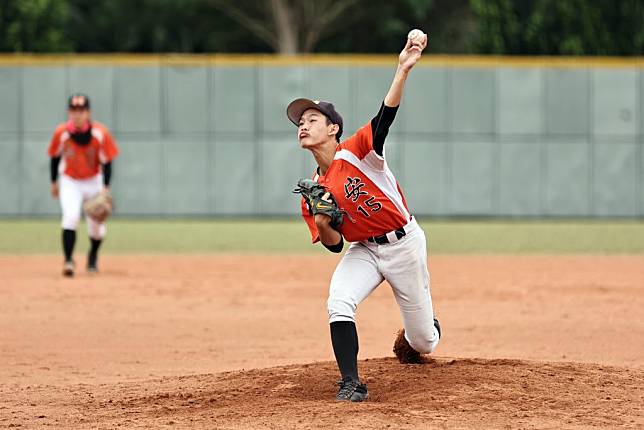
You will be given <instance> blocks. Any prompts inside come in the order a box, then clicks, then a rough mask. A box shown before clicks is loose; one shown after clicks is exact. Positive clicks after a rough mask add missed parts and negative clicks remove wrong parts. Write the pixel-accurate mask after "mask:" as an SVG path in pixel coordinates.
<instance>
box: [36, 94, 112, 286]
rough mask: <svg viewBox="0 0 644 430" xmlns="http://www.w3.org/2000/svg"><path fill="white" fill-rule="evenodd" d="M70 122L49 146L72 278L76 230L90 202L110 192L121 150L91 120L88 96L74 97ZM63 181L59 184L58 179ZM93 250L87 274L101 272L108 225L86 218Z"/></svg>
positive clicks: (53, 185)
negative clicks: (100, 252)
mask: <svg viewBox="0 0 644 430" xmlns="http://www.w3.org/2000/svg"><path fill="white" fill-rule="evenodd" d="M67 113H68V121H67V122H65V123H62V124H59V125H58V126H57V127H56V130H55V131H54V135H53V136H52V138H51V142H50V144H49V150H48V154H49V156H50V157H51V163H50V174H51V194H52V196H53V197H54V198H59V200H60V207H61V209H62V222H61V224H62V229H63V232H62V242H63V243H62V244H63V253H64V255H65V261H64V266H63V275H65V276H73V275H74V271H75V265H74V261H73V258H72V256H73V252H74V244H75V243H76V227H77V226H78V223H79V221H80V218H81V212H82V205H83V202H84V201H85V200H87V199H91V198H93V197H95V196H97V195H98V194H99V193H100V192H101V191H102V190H105V191H107V190H109V185H110V179H111V176H112V160H113V159H114V158H115V157H116V156H117V155H118V147H117V145H116V142H115V141H114V138H113V137H112V135H111V134H110V132H109V130H108V129H107V127H105V126H104V125H103V124H100V123H98V122H96V121H93V120H92V118H91V110H90V101H89V98H88V97H87V96H86V95H85V94H73V95H71V96H70V97H69V100H68V103H67ZM59 173H61V174H60V181H59V182H58V181H57V179H58V175H59ZM86 221H87V232H88V235H89V238H90V250H89V253H88V256H87V270H88V272H90V273H93V272H96V271H97V270H98V266H97V261H98V250H99V247H100V246H101V242H102V240H103V238H104V237H105V232H106V228H105V222H98V221H96V220H94V219H92V218H91V217H86Z"/></svg>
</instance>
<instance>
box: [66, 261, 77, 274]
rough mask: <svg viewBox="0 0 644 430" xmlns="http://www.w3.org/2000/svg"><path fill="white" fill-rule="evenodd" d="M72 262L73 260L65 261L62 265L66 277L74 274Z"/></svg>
mask: <svg viewBox="0 0 644 430" xmlns="http://www.w3.org/2000/svg"><path fill="white" fill-rule="evenodd" d="M74 270H75V268H74V262H73V261H65V265H64V266H63V276H66V277H68V278H71V277H73V276H74Z"/></svg>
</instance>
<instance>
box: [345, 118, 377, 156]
mask: <svg viewBox="0 0 644 430" xmlns="http://www.w3.org/2000/svg"><path fill="white" fill-rule="evenodd" d="M339 149H340V150H342V149H346V150H348V151H349V152H351V153H352V154H353V155H355V156H356V157H358V159H360V160H362V159H363V158H364V157H366V156H367V154H369V152H371V151H372V150H373V136H372V133H371V121H369V122H368V123H366V124H365V125H363V126H362V127H361V128H360V129H358V131H356V133H355V134H354V135H352V136H351V137H349V138H348V139H347V140H345V141H344V142H342V143H341V144H340V148H339Z"/></svg>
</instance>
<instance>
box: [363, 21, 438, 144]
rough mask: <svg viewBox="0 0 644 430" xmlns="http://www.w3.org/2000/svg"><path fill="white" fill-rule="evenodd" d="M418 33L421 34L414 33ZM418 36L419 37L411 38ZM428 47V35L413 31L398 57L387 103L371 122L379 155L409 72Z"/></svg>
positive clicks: (374, 142) (386, 98) (385, 102)
mask: <svg viewBox="0 0 644 430" xmlns="http://www.w3.org/2000/svg"><path fill="white" fill-rule="evenodd" d="M416 31H418V32H419V33H420V34H419V33H414V32H416ZM414 35H416V36H417V37H410V36H414ZM426 46H427V35H426V34H425V33H422V32H421V31H420V30H412V31H411V32H410V33H409V35H408V37H407V43H406V44H405V47H404V48H403V50H402V52H401V53H400V55H399V57H398V68H397V69H396V74H395V75H394V80H393V81H392V83H391V87H390V88H389V91H388V92H387V95H386V96H385V101H384V103H383V104H382V106H380V110H379V111H378V114H377V115H376V116H375V117H374V118H373V119H372V120H371V131H372V133H373V149H374V150H375V151H376V153H377V154H378V155H383V148H384V146H385V138H386V137H387V134H388V133H389V127H390V126H391V124H392V123H393V122H394V118H395V117H396V112H397V111H398V105H400V99H401V98H402V93H403V90H404V89H405V81H406V80H407V75H408V74H409V71H410V70H411V69H412V67H414V64H416V62H417V61H418V59H419V58H420V56H421V54H422V52H423V49H425V47H426Z"/></svg>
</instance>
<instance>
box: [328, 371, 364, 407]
mask: <svg viewBox="0 0 644 430" xmlns="http://www.w3.org/2000/svg"><path fill="white" fill-rule="evenodd" d="M338 385H339V386H340V388H339V389H338V395H337V396H335V398H336V400H340V401H343V402H362V401H364V400H366V399H367V397H369V393H368V392H367V386H366V385H365V384H361V383H360V381H356V380H355V379H353V378H351V377H350V376H346V377H344V378H342V380H340V381H338Z"/></svg>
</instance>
